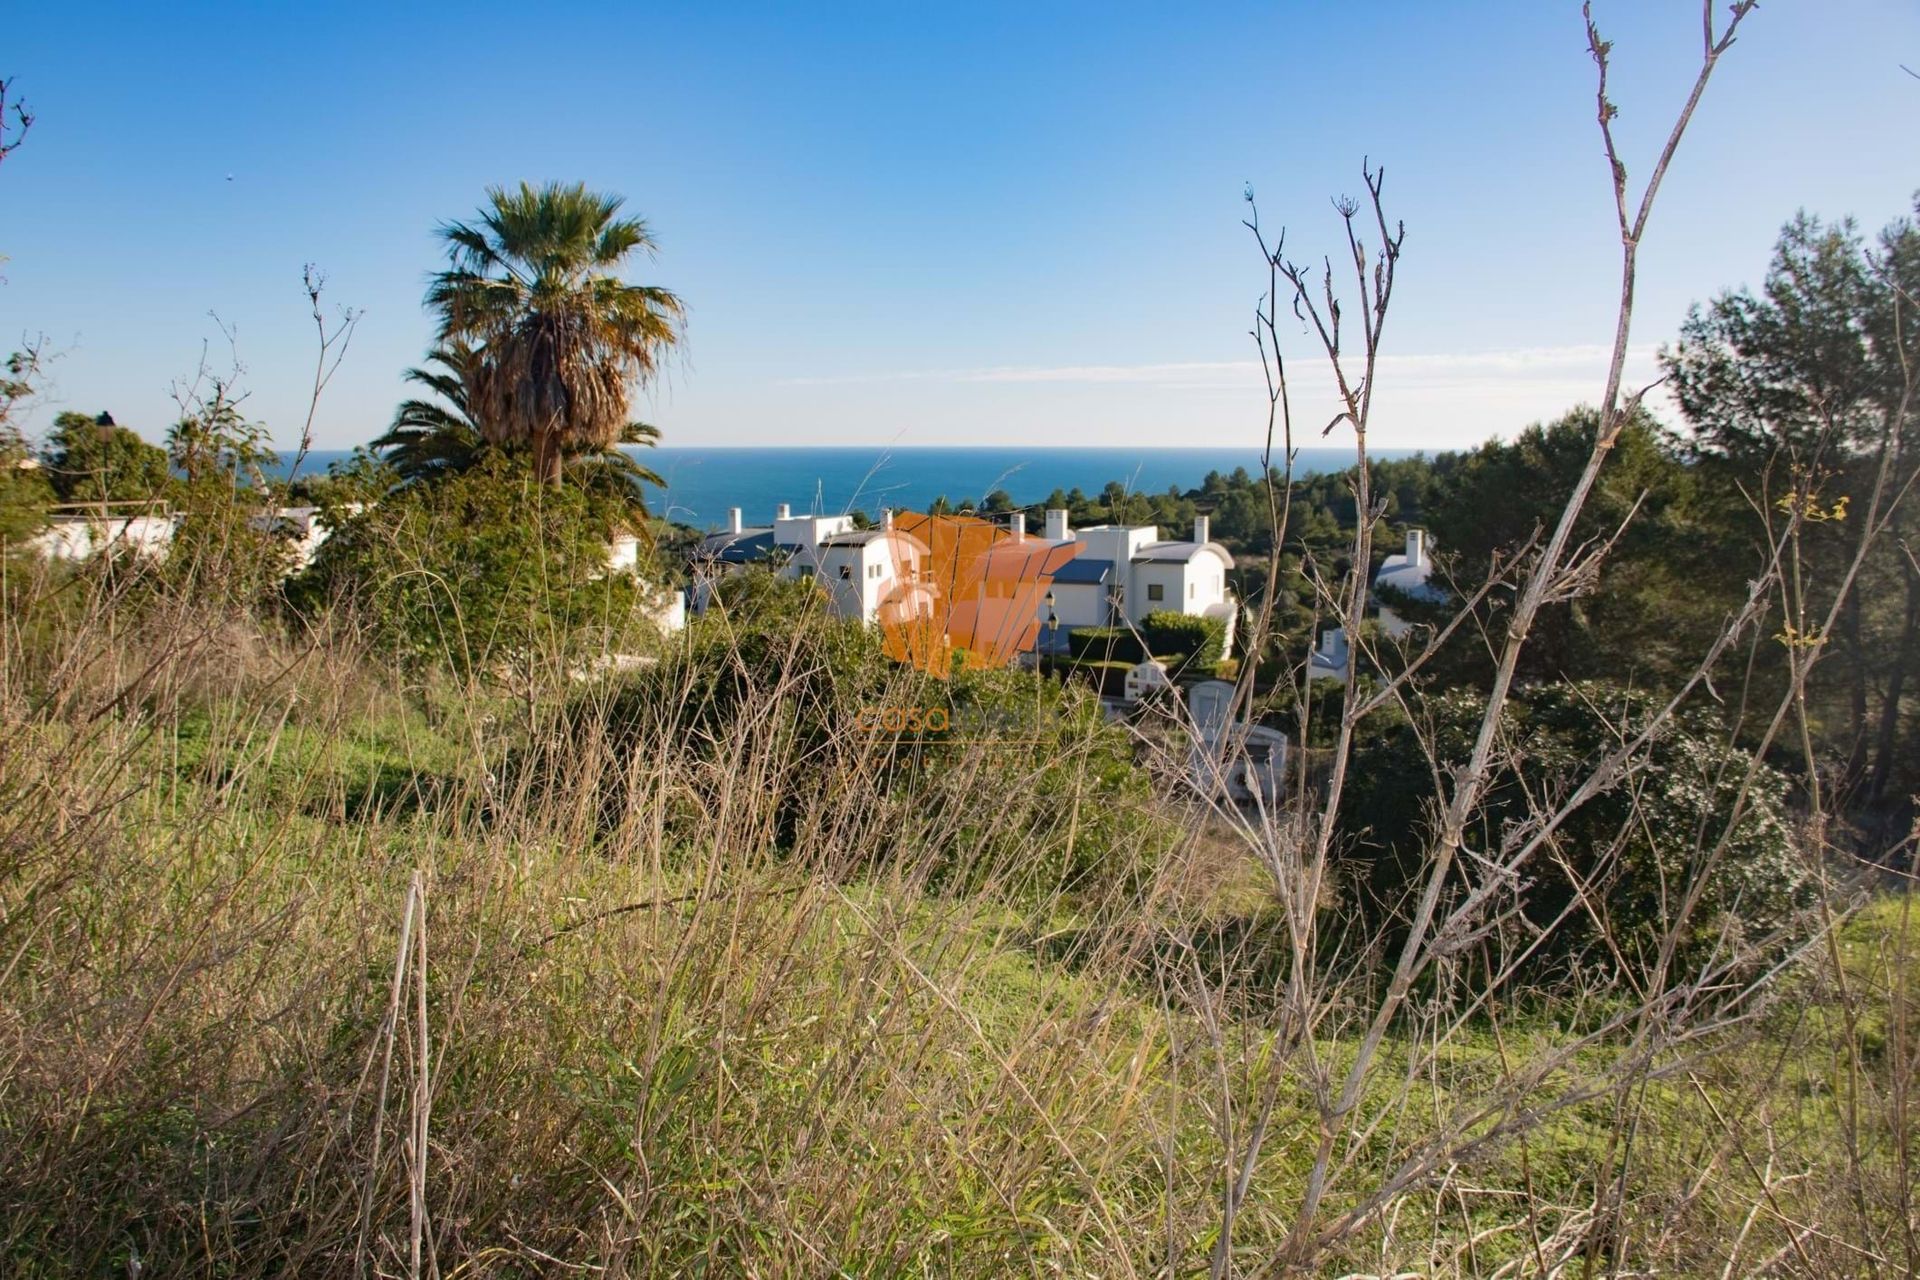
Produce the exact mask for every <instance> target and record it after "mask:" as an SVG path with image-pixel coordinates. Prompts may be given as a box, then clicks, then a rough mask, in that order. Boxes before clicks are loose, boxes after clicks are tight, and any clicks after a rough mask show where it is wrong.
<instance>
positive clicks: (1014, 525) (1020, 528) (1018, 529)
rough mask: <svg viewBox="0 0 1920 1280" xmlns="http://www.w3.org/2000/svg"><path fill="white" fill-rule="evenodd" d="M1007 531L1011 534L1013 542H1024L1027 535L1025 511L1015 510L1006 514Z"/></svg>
mask: <svg viewBox="0 0 1920 1280" xmlns="http://www.w3.org/2000/svg"><path fill="white" fill-rule="evenodd" d="M1007 532H1008V533H1011V534H1012V535H1013V540H1014V541H1015V542H1024V541H1025V540H1026V537H1027V513H1026V512H1024V511H1016V512H1014V513H1013V514H1012V515H1010V516H1008V517H1007Z"/></svg>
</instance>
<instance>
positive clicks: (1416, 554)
mask: <svg viewBox="0 0 1920 1280" xmlns="http://www.w3.org/2000/svg"><path fill="white" fill-rule="evenodd" d="M1426 562H1427V531H1426V530H1425V529H1409V530H1407V563H1408V564H1413V565H1417V564H1425V563H1426Z"/></svg>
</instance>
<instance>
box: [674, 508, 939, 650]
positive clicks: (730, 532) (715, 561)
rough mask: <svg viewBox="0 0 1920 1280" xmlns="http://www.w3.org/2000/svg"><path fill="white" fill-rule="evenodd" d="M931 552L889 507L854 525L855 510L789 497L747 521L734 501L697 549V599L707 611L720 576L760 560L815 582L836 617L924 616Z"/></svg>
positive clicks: (782, 573) (697, 606)
mask: <svg viewBox="0 0 1920 1280" xmlns="http://www.w3.org/2000/svg"><path fill="white" fill-rule="evenodd" d="M926 558H927V548H926V544H924V543H923V542H921V541H920V540H919V539H918V538H915V537H913V536H911V535H910V534H906V533H902V532H900V531H899V530H897V529H895V528H894V527H893V516H892V513H891V512H887V513H884V514H883V515H882V517H881V522H880V527H879V528H877V529H856V528H855V527H854V523H853V517H851V516H819V515H805V516H796V515H794V514H793V509H792V508H791V507H790V506H789V505H788V504H787V503H784V502H783V503H781V504H780V505H779V507H777V508H776V509H775V511H774V517H773V522H772V523H771V524H767V525H758V526H749V525H746V524H744V523H743V522H742V520H741V514H740V508H738V507H734V508H733V509H732V510H730V511H729V512H728V513H727V527H726V528H725V529H723V530H721V531H720V532H718V533H713V534H709V535H708V536H707V537H705V538H703V539H701V541H700V544H699V545H698V546H697V547H696V548H695V549H694V553H693V570H694V588H693V606H694V610H695V612H704V611H705V610H706V608H707V606H708V605H709V604H711V603H712V600H713V588H714V584H715V583H716V582H717V581H718V580H719V579H720V578H722V577H724V576H726V575H727V574H729V573H737V572H739V571H741V570H743V569H745V568H747V567H748V566H749V565H756V564H758V565H765V566H766V567H768V568H770V569H771V570H772V571H773V573H774V575H775V576H776V577H779V578H784V579H788V580H804V581H812V582H814V583H817V584H818V585H819V587H820V590H821V592H822V594H823V595H824V596H825V597H826V600H827V607H828V610H829V611H830V612H831V613H832V614H833V615H834V616H835V617H839V618H852V619H857V620H859V621H861V622H868V623H871V622H874V621H877V620H879V619H881V618H882V617H891V616H925V615H927V614H929V613H931V611H932V607H931V602H932V599H933V594H934V586H933V584H931V583H929V582H927V581H926V580H925V576H926V575H925V573H924V567H925V564H926Z"/></svg>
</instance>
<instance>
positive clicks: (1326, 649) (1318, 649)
mask: <svg viewBox="0 0 1920 1280" xmlns="http://www.w3.org/2000/svg"><path fill="white" fill-rule="evenodd" d="M1307 679H1308V680H1332V681H1335V682H1337V683H1339V684H1345V683H1346V682H1347V629H1346V628H1345V627H1329V628H1327V630H1325V631H1323V632H1321V633H1320V643H1318V644H1316V645H1315V646H1314V647H1313V652H1311V653H1309V654H1308V655H1307Z"/></svg>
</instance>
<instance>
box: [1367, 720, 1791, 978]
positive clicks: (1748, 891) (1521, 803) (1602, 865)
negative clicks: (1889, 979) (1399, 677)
mask: <svg viewBox="0 0 1920 1280" xmlns="http://www.w3.org/2000/svg"><path fill="white" fill-rule="evenodd" d="M1484 705H1485V704H1484V700H1483V699H1482V698H1481V696H1480V695H1478V694H1476V693H1473V692H1469V691H1454V692H1450V693H1444V694H1440V695H1438V696H1436V697H1434V698H1431V699H1429V700H1427V701H1426V702H1424V703H1422V704H1419V705H1417V707H1416V719H1415V720H1413V721H1407V720H1398V721H1394V722H1385V723H1379V722H1376V721H1374V720H1371V719H1370V720H1369V721H1368V722H1367V726H1368V727H1367V730H1366V731H1365V732H1364V734H1363V736H1362V737H1361V739H1360V740H1359V742H1358V743H1357V746H1356V750H1355V752H1354V757H1353V764H1352V768H1351V770H1350V773H1349V782H1348V790H1347V793H1346V797H1345V800H1344V803H1343V807H1342V811H1341V815H1340V820H1341V826H1342V831H1343V834H1344V835H1345V837H1346V839H1347V840H1348V841H1349V842H1350V847H1349V852H1348V854H1347V856H1346V860H1345V868H1346V872H1347V875H1348V877H1349V884H1350V889H1351V892H1352V895H1353V898H1354V905H1355V907H1356V908H1357V909H1359V910H1360V911H1361V912H1362V913H1363V914H1364V915H1365V916H1366V917H1367V918H1368V919H1369V920H1370V921H1371V922H1372V923H1373V925H1374V926H1375V927H1377V928H1378V929H1380V930H1381V931H1382V932H1383V933H1385V934H1387V935H1388V936H1389V937H1393V936H1398V934H1399V932H1400V931H1401V930H1402V929H1403V928H1404V927H1405V922H1406V920H1407V919H1408V916H1409V914H1410V911H1411V901H1412V898H1413V897H1414V896H1415V895H1416V894H1417V893H1418V892H1419V890H1420V888H1421V887H1422V885H1423V884H1424V878H1425V874H1426V869H1427V867H1428V865H1429V862H1428V850H1429V847H1430V844H1431V840H1432V835H1433V823H1434V821H1435V820H1436V815H1435V813H1434V811H1433V808H1432V806H1433V796H1434V788H1433V779H1434V777H1435V765H1434V764H1433V763H1431V762H1430V761H1429V758H1428V755H1427V753H1426V747H1428V746H1430V747H1431V748H1432V750H1433V753H1434V757H1435V759H1436V760H1437V768H1438V772H1439V775H1440V776H1442V777H1444V776H1447V775H1448V774H1449V773H1450V772H1451V771H1452V770H1455V769H1457V768H1459V767H1460V766H1461V765H1462V763H1463V762H1464V761H1465V760H1466V759H1467V758H1468V756H1469V755H1470V753H1471V750H1472V745H1473V740H1474V737H1475V735H1476V734H1477V732H1478V729H1479V723H1480V716H1481V713H1482V711H1483V710H1484ZM1655 706H1656V704H1655V703H1654V702H1653V700H1652V699H1650V698H1649V697H1648V696H1647V695H1645V694H1642V693H1639V692H1636V691H1632V690H1628V689H1624V688H1621V687H1619V686H1614V685H1608V684H1602V683H1597V682H1587V683H1581V684H1552V685H1543V686H1539V687H1536V688H1532V689H1529V690H1527V691H1525V693H1524V695H1523V696H1522V697H1520V698H1519V699H1517V700H1516V702H1515V703H1514V705H1513V708H1512V714H1511V715H1510V716H1509V718H1508V724H1507V727H1506V729H1505V734H1506V738H1505V740H1504V742H1503V747H1504V750H1503V751H1502V752H1501V754H1500V756H1499V763H1498V765H1497V766H1496V770H1495V774H1494V776H1493V778H1492V779H1491V781H1490V783H1489V785H1488V788H1487V792H1486V799H1485V802H1484V803H1483V804H1482V806H1481V808H1480V809H1479V811H1478V812H1476V813H1475V814H1474V815H1473V816H1472V819H1471V822H1470V824H1469V827H1468V831H1467V839H1466V844H1467V848H1468V850H1469V853H1468V855H1467V856H1466V857H1464V858H1462V859H1461V860H1460V861H1459V862H1457V863H1456V868H1457V869H1456V870H1455V872H1454V873H1453V876H1452V879H1451V881H1450V883H1449V885H1448V886H1447V892H1448V893H1449V895H1459V894H1464V893H1467V892H1471V891H1473V890H1474V889H1476V888H1481V887H1484V886H1483V882H1482V878H1481V876H1480V874H1479V871H1478V867H1480V866H1481V865H1482V864H1481V863H1480V861H1479V860H1478V859H1477V858H1475V857H1474V856H1473V854H1472V852H1471V851H1472V850H1488V851H1498V850H1500V849H1502V848H1505V847H1508V846H1509V844H1510V842H1513V841H1516V840H1522V839H1525V838H1527V837H1528V836H1529V835H1531V834H1532V832H1534V831H1535V830H1537V823H1538V819H1539V816H1540V814H1541V813H1542V812H1543V811H1550V810H1552V809H1553V808H1554V807H1555V806H1557V805H1558V804H1559V803H1560V802H1561V801H1562V800H1564V799H1565V798H1566V797H1567V796H1568V795H1569V793H1570V792H1571V790H1572V789H1573V788H1574V787H1575V786H1577V785H1578V784H1579V783H1580V782H1581V781H1583V780H1584V779H1585V778H1586V777H1587V776H1588V775H1589V774H1590V773H1591V772H1592V770H1593V768H1594V767H1595V766H1596V765H1597V764H1598V763H1599V762H1600V761H1601V760H1602V759H1603V758H1604V757H1605V756H1606V755H1607V754H1608V753H1609V752H1610V751H1612V750H1614V749H1616V748H1617V747H1618V746H1619V745H1620V744H1621V743H1622V742H1623V741H1624V740H1626V738H1628V737H1629V736H1631V735H1633V734H1635V733H1637V732H1638V731H1639V730H1640V728H1641V727H1642V726H1644V725H1645V724H1646V723H1647V722H1648V719H1649V717H1650V716H1651V715H1652V714H1653V712H1654V709H1655ZM1726 739H1727V732H1726V729H1725V727H1724V726H1722V725H1720V724H1719V723H1718V722H1717V721H1715V720H1714V719H1712V718H1711V717H1708V716H1706V715H1703V714H1692V715H1683V716H1681V717H1679V718H1678V719H1677V721H1676V722H1675V723H1673V724H1672V725H1671V726H1670V727H1669V728H1668V729H1667V730H1666V731H1665V732H1663V733H1662V734H1661V735H1660V736H1659V737H1657V738H1656V739H1655V740H1654V741H1653V742H1652V743H1651V744H1650V745H1649V746H1648V748H1647V749H1646V752H1645V754H1644V755H1643V756H1641V757H1639V758H1637V759H1636V761H1635V768H1634V769H1633V770H1632V771H1631V774H1630V776H1629V777H1628V778H1627V779H1626V780H1624V781H1622V782H1620V783H1618V784H1616V785H1614V786H1612V787H1610V788H1608V789H1606V790H1604V791H1602V792H1600V793H1599V794H1597V795H1595V796H1593V797H1591V798H1590V799H1588V800H1587V801H1586V802H1585V803H1584V804H1582V805H1580V806H1579V807H1578V808H1576V809H1575V810H1573V812H1572V813H1571V814H1570V815H1569V817H1568V818H1567V819H1566V821H1565V822H1564V823H1563V824H1562V825H1561V826H1560V827H1559V829H1558V831H1557V833H1556V834H1555V836H1554V837H1553V839H1552V840H1551V841H1549V842H1548V843H1547V844H1546V846H1545V847H1543V848H1541V849H1540V850H1539V851H1538V852H1537V853H1536V854H1535V855H1534V856H1533V858H1532V860H1531V862H1530V863H1529V864H1528V865H1527V866H1526V867H1525V868H1524V869H1523V873H1522V874H1523V882H1522V884H1521V886H1520V887H1519V902H1518V911H1517V915H1516V916H1515V918H1513V919H1512V920H1510V921H1509V922H1508V923H1507V924H1505V925H1504V926H1503V927H1502V928H1500V929H1499V930H1498V931H1497V935H1498V938H1499V941H1500V944H1501V945H1502V946H1504V947H1505V948H1506V949H1507V952H1508V955H1509V958H1513V957H1517V956H1518V954H1519V953H1520V951H1521V950H1523V949H1524V948H1526V947H1528V946H1531V945H1533V944H1534V941H1535V939H1536V937H1537V936H1538V935H1539V934H1540V932H1541V931H1543V930H1544V931H1547V932H1546V933H1545V935H1544V937H1541V938H1540V939H1539V945H1538V948H1537V950H1535V951H1534V952H1533V955H1532V957H1531V958H1530V959H1529V960H1527V961H1526V962H1525V964H1524V965H1523V970H1524V971H1525V972H1527V973H1529V974H1530V975H1533V976H1536V977H1538V976H1542V975H1543V974H1544V973H1546V972H1548V971H1554V970H1564V969H1566V968H1567V967H1569V966H1598V967H1601V968H1609V969H1610V968H1613V967H1615V966H1624V967H1625V968H1627V969H1628V970H1630V971H1633V972H1640V973H1644V972H1646V971H1647V969H1648V968H1649V966H1651V965H1652V964H1653V963H1654V961H1655V959H1656V957H1657V956H1658V954H1659V951H1660V947H1661V945H1662V940H1663V935H1664V933H1665V931H1666V928H1667V923H1668V921H1669V920H1670V919H1672V918H1676V917H1677V916H1678V908H1679V904H1680V902H1681V900H1682V898H1683V897H1684V895H1686V894H1687V893H1688V892H1689V890H1690V889H1691V888H1692V887H1693V886H1694V883H1695V881H1696V880H1699V879H1700V878H1701V876H1702V874H1703V869H1702V866H1701V864H1700V862H1699V861H1698V859H1699V858H1700V857H1701V851H1702V850H1711V849H1717V853H1715V854H1714V856H1713V861H1712V863H1711V865H1710V866H1708V867H1706V868H1705V869H1704V881H1703V882H1702V884H1701V886H1700V892H1701V897H1700V900H1699V906H1698V907H1697V908H1696V910H1695V911H1694V912H1693V913H1692V914H1691V915H1690V916H1689V917H1688V918H1689V922H1690V923H1689V926H1688V930H1687V932H1686V933H1685V935H1684V936H1682V937H1680V938H1678V939H1677V940H1676V941H1677V945H1676V955H1677V957H1678V958H1679V961H1680V963H1682V964H1687V963H1698V962H1701V961H1702V960H1704V959H1705V958H1706V957H1707V956H1709V955H1710V954H1714V953H1716V951H1717V949H1720V948H1725V947H1729V946H1730V947H1732V948H1734V949H1735V950H1736V951H1737V949H1738V948H1739V947H1740V946H1741V945H1742V944H1747V943H1755V942H1758V941H1760V940H1763V939H1765V938H1767V937H1768V936H1769V935H1771V934H1773V933H1774V932H1775V931H1777V930H1780V929H1783V928H1785V927H1787V926H1788V925H1789V924H1790V923H1791V922H1792V920H1793V918H1794V916H1795V913H1796V912H1797V911H1798V910H1799V909H1800V908H1801V907H1803V906H1804V905H1805V904H1806V903H1808V902H1809V901H1811V897H1812V891H1813V885H1812V881H1811V878H1810V876H1809V874H1808V870H1807V866H1806V863H1805V861H1804V860H1803V858H1802V856H1801V854H1800V852H1799V851H1798V849H1797V848H1796V847H1795V844H1794V841H1793V838H1792V834H1791V831H1790V828H1789V824H1788V817H1787V812H1788V810H1787V797H1788V785H1787V782H1786V780H1785V779H1784V778H1783V777H1782V776H1781V775H1780V774H1779V773H1778V772H1776V771H1775V770H1773V769H1772V768H1770V767H1768V766H1766V765H1764V764H1760V763H1758V762H1756V761H1754V760H1753V759H1752V757H1751V756H1749V755H1748V754H1747V753H1746V752H1744V751H1741V750H1740V749H1739V748H1737V747H1733V746H1730V745H1728V743H1727V740H1726ZM1423 743H1424V745H1423ZM1749 774H1751V778H1752V781H1751V785H1748V784H1747V779H1748V776H1749ZM1578 886H1585V887H1586V888H1587V890H1588V891H1589V896H1588V898H1587V900H1586V903H1585V904H1582V903H1581V902H1579V901H1577V900H1576V898H1577V887H1578ZM1501 892H1502V894H1503V895H1504V893H1505V892H1506V891H1505V890H1502V891H1501ZM1508 903H1509V899H1507V898H1506V897H1505V896H1501V897H1500V898H1499V899H1498V900H1497V902H1496V904H1495V905H1494V907H1493V908H1492V910H1491V912H1490V915H1497V914H1499V912H1500V910H1501V909H1502V908H1503V907H1504V906H1506V905H1508ZM1718 954H1719V958H1721V959H1723V960H1724V959H1725V958H1726V955H1727V954H1729V953H1727V952H1724V951H1720V952H1719V953H1718Z"/></svg>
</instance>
